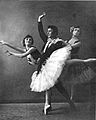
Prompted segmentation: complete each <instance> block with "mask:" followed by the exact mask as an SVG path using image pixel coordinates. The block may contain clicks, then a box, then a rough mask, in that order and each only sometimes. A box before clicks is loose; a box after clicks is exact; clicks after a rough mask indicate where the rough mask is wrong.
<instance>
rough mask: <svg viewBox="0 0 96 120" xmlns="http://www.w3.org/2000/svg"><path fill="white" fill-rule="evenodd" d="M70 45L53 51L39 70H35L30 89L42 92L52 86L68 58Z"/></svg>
mask: <svg viewBox="0 0 96 120" xmlns="http://www.w3.org/2000/svg"><path fill="white" fill-rule="evenodd" d="M70 54H71V47H70V45H69V46H66V47H63V48H60V49H58V50H56V51H54V52H53V53H52V54H51V55H50V57H49V58H48V59H46V63H45V65H42V67H41V70H40V72H39V73H38V74H37V71H35V72H34V73H33V75H32V77H31V78H32V82H31V85H30V88H31V91H35V92H42V91H46V90H48V89H50V88H51V87H53V86H54V85H55V84H56V83H57V82H58V78H59V77H60V75H61V73H62V70H64V69H63V68H64V66H65V65H66V60H67V59H69V58H70Z"/></svg>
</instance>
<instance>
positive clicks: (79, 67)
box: [65, 26, 96, 99]
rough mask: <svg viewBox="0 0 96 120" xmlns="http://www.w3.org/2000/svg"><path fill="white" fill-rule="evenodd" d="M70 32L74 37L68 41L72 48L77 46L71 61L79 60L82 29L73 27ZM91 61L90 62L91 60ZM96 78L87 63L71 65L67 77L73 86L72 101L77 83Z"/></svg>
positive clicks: (72, 53) (73, 50)
mask: <svg viewBox="0 0 96 120" xmlns="http://www.w3.org/2000/svg"><path fill="white" fill-rule="evenodd" d="M70 32H71V33H72V37H71V39H70V40H68V41H67V43H69V44H70V45H71V46H72V45H74V44H77V46H76V47H74V48H72V50H71V59H76V58H77V59H79V55H78V52H79V49H80V46H81V41H80V40H79V36H80V27H79V26H72V27H70ZM89 61H90V60H89ZM95 76H96V73H95V72H94V71H93V70H92V69H91V68H90V67H89V66H88V65H87V64H85V63H76V64H74V65H73V64H71V65H69V68H68V71H67V75H66V76H65V79H66V81H68V82H69V83H70V84H71V99H72V97H73V92H74V91H73V90H74V89H73V88H74V85H76V84H77V83H84V82H88V81H90V80H92V79H93V78H94V77H95Z"/></svg>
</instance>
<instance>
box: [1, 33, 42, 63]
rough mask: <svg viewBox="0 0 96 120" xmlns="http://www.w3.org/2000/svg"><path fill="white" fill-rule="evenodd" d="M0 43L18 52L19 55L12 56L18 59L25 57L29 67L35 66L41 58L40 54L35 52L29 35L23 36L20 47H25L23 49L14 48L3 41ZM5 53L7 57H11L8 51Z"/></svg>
mask: <svg viewBox="0 0 96 120" xmlns="http://www.w3.org/2000/svg"><path fill="white" fill-rule="evenodd" d="M0 43H1V44H2V45H6V46H8V47H10V48H12V49H14V50H16V51H18V52H19V53H13V54H14V56H16V57H19V58H23V57H26V58H27V61H28V63H29V64H30V65H36V64H37V63H38V60H39V58H40V56H41V54H40V52H39V51H38V50H37V48H36V47H35V46H33V43H34V41H33V37H32V36H31V35H27V36H25V37H24V39H23V40H22V45H23V47H25V49H22V48H18V47H15V46H13V45H12V44H10V43H8V42H5V41H3V40H2V41H0ZM6 53H7V54H8V55H13V54H12V52H10V51H8V50H7V51H6Z"/></svg>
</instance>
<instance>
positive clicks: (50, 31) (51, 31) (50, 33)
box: [47, 28, 53, 38]
mask: <svg viewBox="0 0 96 120" xmlns="http://www.w3.org/2000/svg"><path fill="white" fill-rule="evenodd" d="M47 36H48V38H52V36H53V30H52V29H51V28H48V31H47Z"/></svg>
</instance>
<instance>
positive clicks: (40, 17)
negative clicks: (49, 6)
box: [38, 12, 46, 22]
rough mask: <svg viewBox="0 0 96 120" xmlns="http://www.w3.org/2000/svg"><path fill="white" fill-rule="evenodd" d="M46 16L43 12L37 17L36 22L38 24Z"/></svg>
mask: <svg viewBox="0 0 96 120" xmlns="http://www.w3.org/2000/svg"><path fill="white" fill-rule="evenodd" d="M45 15H46V13H45V12H43V13H42V14H41V15H40V16H39V17H38V22H40V21H41V19H42V18H43V17H44V16H45Z"/></svg>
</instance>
